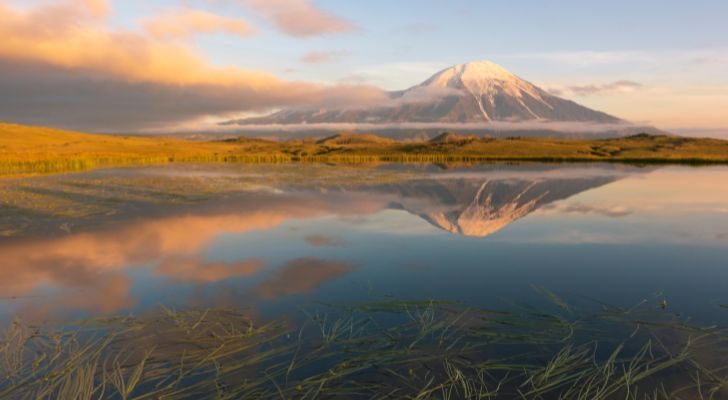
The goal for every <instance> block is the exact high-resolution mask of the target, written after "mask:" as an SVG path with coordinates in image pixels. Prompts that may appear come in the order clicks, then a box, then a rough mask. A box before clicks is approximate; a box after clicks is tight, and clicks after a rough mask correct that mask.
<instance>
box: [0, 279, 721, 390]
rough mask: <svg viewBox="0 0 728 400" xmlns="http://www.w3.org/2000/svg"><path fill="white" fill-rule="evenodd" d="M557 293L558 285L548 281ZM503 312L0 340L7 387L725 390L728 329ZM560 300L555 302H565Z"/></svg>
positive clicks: (110, 330) (243, 319)
mask: <svg viewBox="0 0 728 400" xmlns="http://www.w3.org/2000/svg"><path fill="white" fill-rule="evenodd" d="M549 293H550V292H549ZM552 295H553V294H551V295H547V298H549V299H551V300H552V301H553V304H552V306H545V307H543V309H536V308H535V307H524V308H520V309H516V310H508V311H494V310H481V309H474V308H467V307H464V306H462V305H460V304H456V303H451V302H435V301H422V302H419V301H403V302H397V301H386V302H377V303H363V304H355V305H342V306H324V307H321V308H317V309H316V310H314V311H311V312H306V313H304V314H303V315H301V316H300V317H301V318H296V319H293V320H277V321H272V322H265V323H259V322H256V321H255V320H254V319H253V318H250V317H249V316H247V315H246V313H245V312H243V311H238V310H222V309H215V310H195V311H176V310H172V309H167V308H162V309H161V310H160V311H159V312H157V313H155V314H154V315H150V316H146V317H143V318H130V317H127V318H113V319H97V320H91V321H84V322H81V323H78V324H73V325H67V326H65V327H64V328H63V329H59V330H52V329H48V330H47V329H46V328H40V327H29V326H25V325H23V324H22V323H19V322H18V323H15V324H13V326H12V327H11V328H10V329H9V330H8V331H7V332H6V333H5V336H4V337H3V338H2V340H1V341H0V373H1V374H2V376H3V378H4V380H3V381H1V382H2V383H0V398H3V399H5V398H9V399H15V398H18V399H21V398H62V399H101V398H116V399H132V398H134V399H146V398H164V399H205V398H215V399H217V398H220V399H239V398H262V399H266V398H300V399H307V398H350V399H356V398H398V399H399V398H409V399H433V398H439V399H495V398H519V399H584V400H586V399H589V400H594V399H613V398H614V399H617V398H618V399H678V398H684V399H698V398H699V399H720V398H725V396H726V395H727V394H728V367H726V364H725V360H726V359H728V332H727V331H726V329H725V327H702V326H697V325H689V324H687V323H686V322H685V321H683V320H681V319H680V318H679V317H677V316H676V315H672V314H669V313H667V312H665V311H664V310H660V309H659V308H656V307H649V306H645V305H640V306H638V307H635V308H632V309H628V310H623V309H619V308H616V307H604V308H603V309H602V310H601V311H598V312H586V311H585V309H580V308H577V307H574V306H572V305H569V306H568V311H567V310H566V309H565V308H564V307H563V305H564V304H565V303H563V301H562V300H560V299H558V298H557V297H555V295H553V296H552ZM557 299H558V300H557Z"/></svg>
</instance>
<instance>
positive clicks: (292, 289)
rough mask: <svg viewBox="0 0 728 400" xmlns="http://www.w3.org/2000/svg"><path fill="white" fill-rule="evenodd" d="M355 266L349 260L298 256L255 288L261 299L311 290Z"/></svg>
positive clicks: (344, 273)
mask: <svg viewBox="0 0 728 400" xmlns="http://www.w3.org/2000/svg"><path fill="white" fill-rule="evenodd" d="M354 268H355V266H354V264H352V263H349V262H341V261H330V260H320V259H317V258H298V259H295V260H292V261H289V262H288V263H286V264H285V265H284V266H283V267H281V269H280V270H278V271H276V272H275V273H274V274H273V276H272V277H271V278H269V279H268V280H267V281H265V282H263V283H261V284H260V285H259V286H258V288H257V289H256V290H255V292H256V294H257V295H258V296H259V297H260V298H263V299H274V298H279V297H284V296H294V295H299V294H306V293H310V292H313V291H314V290H316V289H317V288H318V287H320V286H321V285H323V284H325V283H326V282H328V281H331V280H333V279H336V278H339V277H341V276H344V275H347V274H349V273H351V272H352V271H353V270H354Z"/></svg>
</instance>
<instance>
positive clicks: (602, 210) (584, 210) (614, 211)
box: [543, 203, 634, 218]
mask: <svg viewBox="0 0 728 400" xmlns="http://www.w3.org/2000/svg"><path fill="white" fill-rule="evenodd" d="M543 210H544V211H553V212H557V213H564V214H584V215H600V216H603V217H611V218H621V217H627V216H629V215H632V214H633V213H634V211H632V210H630V209H628V208H626V207H620V206H613V207H599V206H592V205H587V204H582V203H572V204H564V203H560V204H550V205H547V206H545V207H543Z"/></svg>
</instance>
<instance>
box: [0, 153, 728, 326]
mask: <svg viewBox="0 0 728 400" xmlns="http://www.w3.org/2000/svg"><path fill="white" fill-rule="evenodd" d="M0 188H2V196H3V198H2V203H1V204H2V206H1V207H0V218H1V219H0V223H2V225H0V231H2V232H3V235H4V237H3V238H1V239H0V260H2V261H1V262H2V270H1V274H2V276H1V278H0V298H2V302H0V319H2V320H3V321H8V320H9V319H11V318H13V317H15V316H20V317H22V318H24V319H42V320H56V319H66V318H81V317H84V316H96V315H103V314H119V313H129V312H134V313H137V314H138V313H141V312H144V311H145V310H148V309H150V308H154V307H157V306H158V305H159V304H165V305H173V306H176V307H186V306H228V305H231V304H238V305H239V304H245V305H246V306H251V307H255V308H256V309H257V310H258V311H259V312H260V313H261V314H263V315H277V314H280V313H286V312H288V311H290V310H292V309H294V308H296V307H298V306H300V305H301V304H306V303H315V302H319V301H341V302H347V301H353V300H365V299H367V298H372V297H381V296H391V297H393V298H398V299H445V300H458V301H462V302H465V303H467V304H470V305H475V306H488V307H491V306H495V305H500V306H503V305H504V304H505V303H504V301H506V302H507V301H510V300H513V299H519V300H526V299H529V298H531V297H532V296H534V290H533V288H532V286H533V285H535V286H540V287H545V288H548V289H549V290H551V291H552V292H554V293H559V294H560V295H561V296H563V297H565V298H571V299H576V298H583V297H584V296H588V297H590V298H595V299H598V300H599V301H602V302H605V303H609V304H614V305H620V306H629V305H632V304H635V303H638V302H640V301H641V300H643V299H647V300H648V301H650V302H653V303H655V304H657V303H658V302H659V301H662V300H663V299H664V300H667V301H668V303H669V307H670V308H671V309H673V310H675V311H678V312H680V313H684V314H686V315H690V316H692V317H694V318H698V319H700V320H705V321H717V320H719V319H721V318H722V319H723V320H725V318H726V314H728V312H726V311H725V310H721V308H720V306H719V305H720V304H725V303H728V290H727V289H728V169H726V168H722V167H719V168H687V167H664V168H654V167H649V168H636V167H627V166H612V165H607V166H596V165H589V166H539V165H527V166H483V167H477V168H450V169H442V168H438V167H436V166H430V167H413V166H389V167H378V168H365V169H361V168H339V169H337V168H334V167H237V166H236V167H216V168H210V167H208V168H203V167H175V168H150V169H138V170H118V171H101V172H92V173H87V174H79V175H66V176H58V177H36V178H27V179H21V180H10V181H2V182H0Z"/></svg>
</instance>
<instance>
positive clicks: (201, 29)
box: [141, 8, 255, 39]
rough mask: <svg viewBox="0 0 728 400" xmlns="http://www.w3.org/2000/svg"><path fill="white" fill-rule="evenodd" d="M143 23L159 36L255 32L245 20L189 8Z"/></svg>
mask: <svg viewBox="0 0 728 400" xmlns="http://www.w3.org/2000/svg"><path fill="white" fill-rule="evenodd" d="M141 24H142V26H143V27H144V29H145V30H146V31H147V32H149V34H151V35H152V36H155V37H158V38H175V39H180V38H181V39H186V38H189V37H191V36H194V35H195V34H199V33H228V34H232V35H237V36H243V37H246V36H251V35H253V34H254V33H255V30H254V29H253V28H252V27H251V26H250V25H249V24H248V23H247V22H245V21H243V20H240V19H235V18H226V17H221V16H219V15H215V14H212V13H209V12H207V11H202V10H193V9H187V8H184V9H179V10H172V11H168V12H166V13H164V14H161V15H157V16H154V17H151V18H147V19H144V20H143V21H142V22H141Z"/></svg>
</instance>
